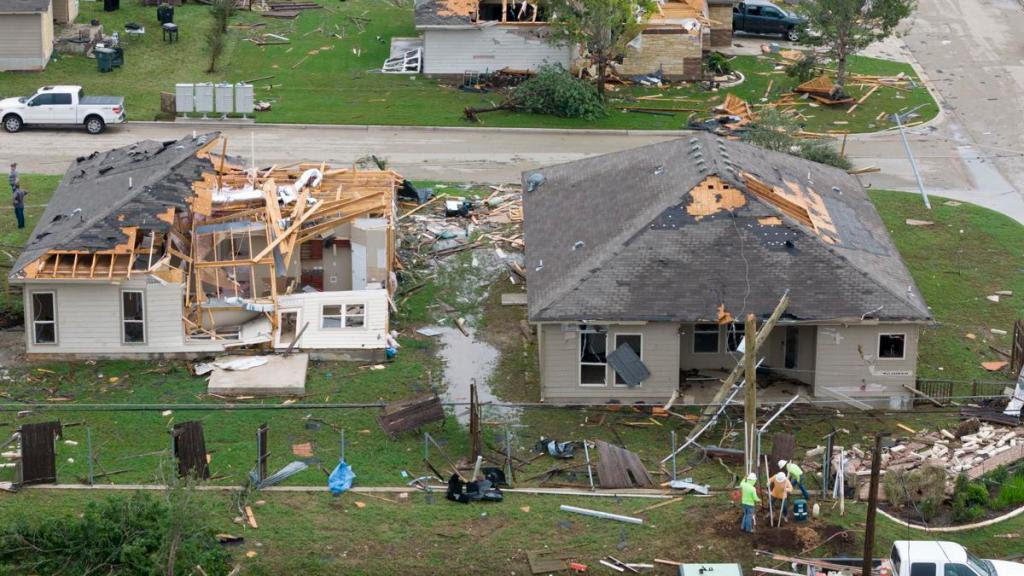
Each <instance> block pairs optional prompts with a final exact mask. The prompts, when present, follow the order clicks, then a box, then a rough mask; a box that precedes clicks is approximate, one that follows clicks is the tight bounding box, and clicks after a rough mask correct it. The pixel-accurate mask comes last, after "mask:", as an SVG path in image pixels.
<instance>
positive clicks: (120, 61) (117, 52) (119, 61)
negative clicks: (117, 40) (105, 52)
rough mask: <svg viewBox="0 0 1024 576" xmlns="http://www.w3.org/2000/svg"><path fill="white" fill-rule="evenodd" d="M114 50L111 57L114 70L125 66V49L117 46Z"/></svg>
mask: <svg viewBox="0 0 1024 576" xmlns="http://www.w3.org/2000/svg"><path fill="white" fill-rule="evenodd" d="M112 50H113V51H114V53H113V54H112V55H111V61H110V65H111V66H113V67H114V68H117V67H119V66H124V48H121V47H120V46H116V47H114V48H112Z"/></svg>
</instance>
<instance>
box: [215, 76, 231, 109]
mask: <svg viewBox="0 0 1024 576" xmlns="http://www.w3.org/2000/svg"><path fill="white" fill-rule="evenodd" d="M214 88H215V90H216V93H217V113H218V114H231V113H232V112H234V111H235V87H234V86H232V85H231V84H225V83H223V82H222V83H220V84H217V85H216V86H215V87H214Z"/></svg>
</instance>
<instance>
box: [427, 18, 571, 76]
mask: <svg viewBox="0 0 1024 576" xmlns="http://www.w3.org/2000/svg"><path fill="white" fill-rule="evenodd" d="M545 29H546V26H543V25H541V26H526V25H521V24H517V25H504V26H503V25H500V24H498V25H493V26H484V27H480V28H466V29H458V30H438V29H426V30H424V31H423V72H424V73H425V74H458V75H460V76H461V75H462V74H463V73H465V72H493V71H496V70H501V69H502V68H511V69H514V70H536V69H537V68H538V67H540V66H541V65H543V64H561V65H562V66H563V67H565V68H569V63H570V59H571V54H572V51H571V50H570V48H569V47H568V46H556V45H553V44H550V43H548V42H547V41H546V40H544V39H543V38H542V37H540V34H541V33H543V31H545Z"/></svg>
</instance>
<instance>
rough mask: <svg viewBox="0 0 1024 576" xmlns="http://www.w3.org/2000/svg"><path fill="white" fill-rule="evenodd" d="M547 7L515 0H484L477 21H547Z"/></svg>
mask: <svg viewBox="0 0 1024 576" xmlns="http://www.w3.org/2000/svg"><path fill="white" fill-rule="evenodd" d="M547 20H548V14H547V7H546V6H541V5H538V4H536V3H533V2H517V1H516V0H504V1H498V0H484V1H483V2H480V5H479V6H478V12H477V21H479V22H488V21H490V22H506V23H507V22H547Z"/></svg>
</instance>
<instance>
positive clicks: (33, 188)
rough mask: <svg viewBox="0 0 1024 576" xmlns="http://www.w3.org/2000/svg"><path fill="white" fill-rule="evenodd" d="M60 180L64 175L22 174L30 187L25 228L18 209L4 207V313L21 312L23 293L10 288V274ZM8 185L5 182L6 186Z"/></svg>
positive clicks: (0, 244) (0, 298)
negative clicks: (17, 212) (19, 218)
mask: <svg viewBox="0 0 1024 576" xmlns="http://www.w3.org/2000/svg"><path fill="white" fill-rule="evenodd" d="M60 179H61V176H58V175H42V174H22V175H21V187H22V188H23V189H25V190H28V192H29V194H28V196H26V197H25V227H24V228H22V229H20V230H19V229H18V221H17V220H15V218H14V208H13V207H12V206H11V205H10V204H8V205H6V206H4V210H3V214H2V216H0V252H2V254H3V260H2V262H3V264H2V265H0V271H2V272H3V279H2V280H0V282H2V284H3V293H2V294H0V316H3V315H7V314H14V315H20V314H21V296H20V292H18V293H14V294H12V293H11V291H10V290H9V289H8V286H7V274H8V273H9V272H10V268H11V265H12V264H14V261H15V259H17V257H18V254H20V253H21V248H22V247H23V246H24V245H25V242H26V241H27V240H28V236H29V234H31V233H32V228H34V227H35V225H36V222H38V221H39V217H40V216H42V215H43V210H46V203H47V202H49V201H50V196H51V195H52V194H53V191H54V190H56V189H57V185H58V184H60ZM6 184H7V183H6V181H5V182H4V186H6Z"/></svg>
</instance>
